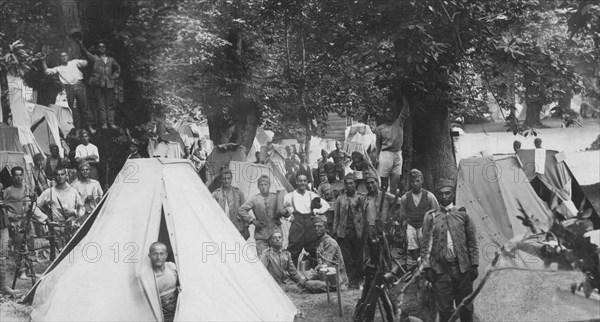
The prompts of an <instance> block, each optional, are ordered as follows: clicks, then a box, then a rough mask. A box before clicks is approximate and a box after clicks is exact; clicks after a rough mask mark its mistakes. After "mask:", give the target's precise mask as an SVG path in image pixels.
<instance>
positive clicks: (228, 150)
mask: <svg viewBox="0 0 600 322" xmlns="http://www.w3.org/2000/svg"><path fill="white" fill-rule="evenodd" d="M231 161H246V149H245V148H244V147H243V146H241V145H239V144H234V143H227V144H221V145H217V146H215V148H214V149H213V150H212V152H211V153H210V154H209V155H208V157H207V158H206V178H207V181H206V185H207V186H208V187H209V188H210V190H211V191H214V190H215V189H216V188H217V187H218V185H219V182H220V181H216V182H215V179H216V178H218V176H219V174H220V173H221V169H227V168H228V167H229V162H231Z"/></svg>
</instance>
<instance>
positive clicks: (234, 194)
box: [212, 187, 249, 231]
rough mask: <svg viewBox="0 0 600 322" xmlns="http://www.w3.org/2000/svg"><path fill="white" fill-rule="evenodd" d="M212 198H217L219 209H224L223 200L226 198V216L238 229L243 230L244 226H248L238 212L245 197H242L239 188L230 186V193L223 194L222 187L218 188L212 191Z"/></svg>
mask: <svg viewBox="0 0 600 322" xmlns="http://www.w3.org/2000/svg"><path fill="white" fill-rule="evenodd" d="M212 196H213V198H215V200H217V202H218V203H219V206H221V209H223V210H225V200H227V204H228V206H229V213H228V214H227V216H228V217H229V219H230V220H231V222H232V223H233V225H234V226H235V228H237V229H238V230H239V231H242V230H244V227H247V226H249V224H247V223H244V222H243V221H242V217H241V216H240V215H239V214H238V209H240V206H241V205H243V204H244V202H246V198H244V194H243V193H242V192H241V191H240V189H238V188H236V187H231V193H229V194H228V195H225V194H224V191H223V189H222V188H218V189H217V190H215V191H214V192H213V193H212Z"/></svg>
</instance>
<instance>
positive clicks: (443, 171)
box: [412, 102, 457, 191]
mask: <svg viewBox="0 0 600 322" xmlns="http://www.w3.org/2000/svg"><path fill="white" fill-rule="evenodd" d="M427 110H429V111H433V112H430V113H413V114H412V121H413V122H412V128H413V131H412V133H413V139H412V144H413V155H412V167H413V168H417V169H419V170H420V171H421V172H423V179H424V180H423V187H424V188H425V189H427V190H429V191H434V185H435V183H436V182H437V181H438V180H439V179H440V178H448V179H453V180H456V173H457V169H456V162H455V161H454V155H453V152H452V141H451V140H452V137H451V136H450V123H449V120H448V107H447V106H445V105H443V103H442V102H438V104H433V105H432V106H431V107H430V108H429V109H427Z"/></svg>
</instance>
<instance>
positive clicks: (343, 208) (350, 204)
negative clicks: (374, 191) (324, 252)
mask: <svg viewBox="0 0 600 322" xmlns="http://www.w3.org/2000/svg"><path fill="white" fill-rule="evenodd" d="M365 198H366V196H365V195H363V194H360V193H358V192H356V193H355V194H354V196H352V197H350V196H348V195H347V194H343V195H341V196H339V197H338V198H337V200H336V202H335V207H334V217H333V232H332V233H333V234H336V235H337V236H338V237H340V238H345V237H346V226H347V225H348V220H352V221H353V223H354V228H355V229H356V236H357V238H359V239H360V238H361V237H362V232H363V225H364V220H363V213H364V212H363V209H364V203H365Z"/></svg>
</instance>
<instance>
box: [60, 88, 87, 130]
mask: <svg viewBox="0 0 600 322" xmlns="http://www.w3.org/2000/svg"><path fill="white" fill-rule="evenodd" d="M65 92H67V103H68V104H69V108H70V109H71V112H73V125H74V126H75V127H76V128H78V129H79V128H81V126H82V125H84V124H87V125H91V124H92V116H91V114H90V110H89V109H88V108H87V93H86V89H85V85H84V84H83V82H82V81H79V82H77V83H76V84H75V85H65ZM75 101H77V106H76V105H75Z"/></svg>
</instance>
